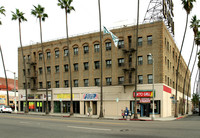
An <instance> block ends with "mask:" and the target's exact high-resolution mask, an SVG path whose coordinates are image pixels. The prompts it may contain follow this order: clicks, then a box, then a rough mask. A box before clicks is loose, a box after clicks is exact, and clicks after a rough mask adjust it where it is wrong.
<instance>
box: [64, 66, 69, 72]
mask: <svg viewBox="0 0 200 138" xmlns="http://www.w3.org/2000/svg"><path fill="white" fill-rule="evenodd" d="M68 70H69V67H68V64H65V65H64V71H65V72H68Z"/></svg>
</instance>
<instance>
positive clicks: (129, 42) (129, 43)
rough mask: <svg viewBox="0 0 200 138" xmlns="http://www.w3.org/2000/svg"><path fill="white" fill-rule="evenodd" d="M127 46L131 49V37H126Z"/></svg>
mask: <svg viewBox="0 0 200 138" xmlns="http://www.w3.org/2000/svg"><path fill="white" fill-rule="evenodd" d="M128 45H129V48H131V45H132V37H131V36H128Z"/></svg>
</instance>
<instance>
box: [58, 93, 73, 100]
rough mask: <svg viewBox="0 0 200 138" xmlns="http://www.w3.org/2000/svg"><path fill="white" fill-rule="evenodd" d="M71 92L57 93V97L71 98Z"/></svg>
mask: <svg viewBox="0 0 200 138" xmlns="http://www.w3.org/2000/svg"><path fill="white" fill-rule="evenodd" d="M72 97H73V98H74V94H72ZM70 98H71V94H69V93H65V94H57V99H70Z"/></svg>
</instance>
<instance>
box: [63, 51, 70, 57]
mask: <svg viewBox="0 0 200 138" xmlns="http://www.w3.org/2000/svg"><path fill="white" fill-rule="evenodd" d="M68 54H69V50H68V49H64V56H65V57H66V56H68Z"/></svg>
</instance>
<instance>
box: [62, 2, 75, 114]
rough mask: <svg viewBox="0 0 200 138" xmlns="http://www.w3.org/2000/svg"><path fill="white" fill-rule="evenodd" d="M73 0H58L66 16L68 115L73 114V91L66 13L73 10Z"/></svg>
mask: <svg viewBox="0 0 200 138" xmlns="http://www.w3.org/2000/svg"><path fill="white" fill-rule="evenodd" d="M72 1H73V0H58V6H60V7H61V9H64V10H65V18H66V35H67V48H68V51H69V52H68V53H69V55H68V62H69V85H70V98H71V103H70V115H73V114H74V111H73V95H72V94H73V92H72V72H71V61H70V49H69V36H68V20H67V14H70V13H71V11H72V10H74V11H75V9H74V7H73V6H71V3H72Z"/></svg>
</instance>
